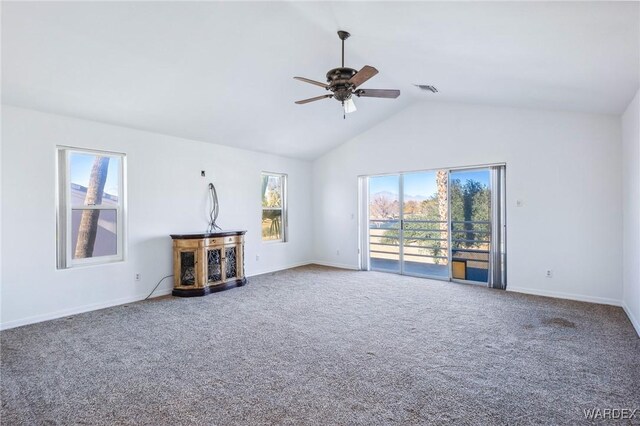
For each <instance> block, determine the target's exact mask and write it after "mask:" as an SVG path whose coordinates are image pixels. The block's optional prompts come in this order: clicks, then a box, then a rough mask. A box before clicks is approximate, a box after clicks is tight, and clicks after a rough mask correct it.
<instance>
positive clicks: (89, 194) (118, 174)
mask: <svg viewBox="0 0 640 426" xmlns="http://www.w3.org/2000/svg"><path fill="white" fill-rule="evenodd" d="M124 166H125V156H124V154H118V153H111V152H100V151H88V150H80V149H74V148H58V228H57V231H58V232H57V244H58V259H57V264H58V269H65V268H71V267H74V266H79V265H92V264H98V263H108V262H115V261H119V260H123V258H124V253H123V247H124V244H123V239H124Z"/></svg>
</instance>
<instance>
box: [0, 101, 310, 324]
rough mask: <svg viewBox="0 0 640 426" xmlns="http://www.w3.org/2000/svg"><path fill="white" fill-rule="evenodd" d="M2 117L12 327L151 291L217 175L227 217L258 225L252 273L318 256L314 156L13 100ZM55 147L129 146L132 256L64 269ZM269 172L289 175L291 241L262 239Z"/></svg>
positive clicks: (8, 320) (249, 257)
mask: <svg viewBox="0 0 640 426" xmlns="http://www.w3.org/2000/svg"><path fill="white" fill-rule="evenodd" d="M2 118H3V127H2V230H3V232H2V255H3V259H2V263H3V266H4V268H3V270H2V283H1V284H2V291H1V296H2V316H1V326H2V327H3V328H8V327H13V326H17V325H21V324H25V323H29V322H35V321H41V320H45V319H49V318H55V317H59V316H64V315H69V314H73V313H77V312H81V311H85V310H89V309H96V308H99V307H104V306H110V305H114V304H118V303H127V302H130V301H132V300H138V299H141V298H144V297H145V296H146V295H147V294H148V293H149V292H150V291H151V289H152V288H153V287H154V286H155V284H156V283H157V281H158V280H159V279H160V278H161V277H163V276H165V275H169V274H171V273H172V257H171V239H170V237H169V234H170V233H186V232H203V231H205V229H206V227H207V208H208V199H207V194H208V193H207V183H208V182H214V184H215V185H216V188H217V190H218V196H219V200H220V216H219V219H218V223H219V224H220V225H222V227H223V228H225V229H247V230H248V232H247V234H246V271H247V275H249V276H251V275H255V274H259V273H262V272H266V271H267V270H276V269H284V268H288V267H291V266H295V265H299V264H304V263H308V262H309V261H310V259H311V250H312V247H311V239H310V235H311V232H312V230H311V223H310V220H309V218H310V217H311V197H310V195H309V188H310V187H311V164H310V163H309V162H305V161H300V160H293V159H288V158H284V157H278V156H274V155H268V154H261V153H256V152H252V151H245V150H239V149H235V148H230V147H226V146H221V145H214V144H208V143H202V142H196V141H190V140H186V139H180V138H175V137H170V136H164V135H159V134H154V133H148V132H142V131H137V130H132V129H128V128H122V127H116V126H110V125H105V124H100V123H96V122H90V121H86V120H78V119H73V118H68V117H62V116H56V115H51V114H44V113H40V112H36V111H32V110H27V109H21V108H15V107H7V106H4V107H3V111H2ZM56 145H68V146H74V147H80V148H94V149H102V150H110V151H117V152H124V153H126V154H127V162H128V167H127V179H128V184H127V189H128V195H127V198H128V224H127V225H128V226H127V229H128V240H127V246H128V255H127V259H126V261H124V262H120V263H114V264H109V265H101V266H92V267H84V268H77V269H68V270H56V258H55V252H56V223H55V212H56V208H55V206H56V199H55V166H56V159H55V152H56V151H55V148H56ZM200 170H206V172H207V177H206V178H202V177H200ZM263 170H266V171H273V172H283V173H288V175H289V187H288V188H289V236H290V241H289V242H287V243H285V244H282V243H280V244H277V243H275V244H274V243H269V244H263V243H262V242H261V238H260V232H261V231H260V223H261V216H260V215H261V210H260V208H261V199H260V172H261V171H263ZM258 254H259V255H260V261H259V262H258V261H256V255H258ZM137 272H139V273H141V274H142V280H141V281H140V282H135V281H134V274H135V273H137ZM171 284H172V282H171V280H170V279H167V280H165V281H164V282H163V284H162V285H161V286H160V288H159V290H158V291H157V292H156V294H162V293H167V292H168V291H169V289H170V288H171ZM249 285H250V284H249Z"/></svg>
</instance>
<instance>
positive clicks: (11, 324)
mask: <svg viewBox="0 0 640 426" xmlns="http://www.w3.org/2000/svg"><path fill="white" fill-rule="evenodd" d="M172 290H173V286H171V288H161V289H158V290H156V291H154V292H153V294H152V295H151V297H152V298H154V297H160V296H166V295H167V294H171V291H172ZM147 296H148V294H141V295H136V296H130V297H122V298H119V299H113V300H109V301H107V302H99V303H91V304H89V305H83V306H78V307H75V308H69V309H63V310H61V311H55V312H51V313H48V314H42V315H34V316H32V317H27V318H22V319H18V320H14V321H8V322H4V323H1V324H0V330H9V329H11V328H16V327H21V326H23V325H29V324H35V323H38V322H43V321H49V320H54V319H58V318H64V317H68V316H71V315H78V314H83V313H85V312H91V311H97V310H100V309H105V308H111V307H114V306H118V305H124V304H127V303H133V302H140V301H142V300H144V299H146V297H147Z"/></svg>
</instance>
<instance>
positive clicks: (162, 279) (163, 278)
mask: <svg viewBox="0 0 640 426" xmlns="http://www.w3.org/2000/svg"><path fill="white" fill-rule="evenodd" d="M172 276H173V274H172V275H167V276H166V277H162V278H161V279H160V281H158V284H156V286H155V287H154V288H153V290H151V293H149V295H148V296H147V297H145V298H144V300H147V299H148V298H150V297H151V295H152V294H153V292H154V291H156V289H157V288H158V286H159V285H160V283H161V282H162V281H164V280H166V279H167V278H169V277H172Z"/></svg>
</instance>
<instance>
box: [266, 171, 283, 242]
mask: <svg viewBox="0 0 640 426" xmlns="http://www.w3.org/2000/svg"><path fill="white" fill-rule="evenodd" d="M262 241H280V242H286V241H287V175H285V174H282V173H267V172H264V173H262Z"/></svg>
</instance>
